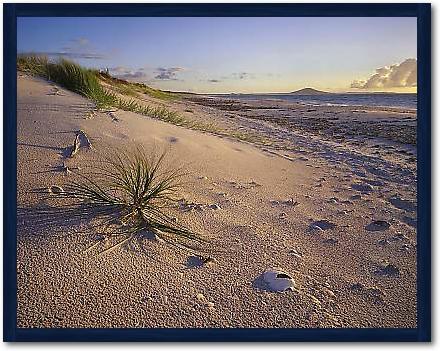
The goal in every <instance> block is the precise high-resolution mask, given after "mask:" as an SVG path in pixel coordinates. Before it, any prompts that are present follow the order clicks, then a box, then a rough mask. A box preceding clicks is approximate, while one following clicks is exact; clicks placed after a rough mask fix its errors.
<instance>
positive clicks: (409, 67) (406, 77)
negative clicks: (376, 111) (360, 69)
mask: <svg viewBox="0 0 440 351" xmlns="http://www.w3.org/2000/svg"><path fill="white" fill-rule="evenodd" d="M413 87H417V60H416V59H411V58H410V59H407V60H405V61H403V62H402V63H400V64H394V65H391V66H385V67H381V68H377V69H376V73H374V74H373V75H372V76H370V77H369V78H368V79H366V80H354V81H353V82H352V83H351V88H357V89H376V88H413Z"/></svg>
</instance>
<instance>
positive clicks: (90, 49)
mask: <svg viewBox="0 0 440 351" xmlns="http://www.w3.org/2000/svg"><path fill="white" fill-rule="evenodd" d="M416 28H417V23H416V18H397V17H394V18H310V17H309V18H301V17H294V18H269V17H267V18H189V17H175V18H164V17H162V18H160V17H156V18H149V17H145V18H132V17H130V18H127V17H126V18H123V17H120V18H66V17H63V18H19V19H18V23H17V35H18V43H17V45H18V52H19V53H23V52H26V53H27V52H35V53H45V54H49V55H52V56H53V57H56V56H59V55H63V56H66V57H70V58H71V59H73V60H74V61H77V62H79V63H81V64H83V65H85V66H88V67H94V68H106V67H108V68H109V69H110V71H111V73H112V74H114V75H117V76H120V77H122V78H126V79H129V80H135V81H142V82H145V83H147V84H149V85H152V86H154V87H158V88H162V89H170V90H181V91H194V92H282V91H292V90H296V89H300V88H303V87H306V86H307V87H314V88H317V89H323V90H329V91H345V90H354V89H356V90H382V91H383V90H390V91H394V90H396V91H400V90H402V91H409V90H412V91H413V90H414V89H416V87H415V84H416V83H414V79H413V78H414V76H415V75H416V71H415V72H414V70H416V68H415V67H416V65H415V63H414V62H415V60H414V59H416V55H417V31H416ZM408 59H412V60H410V61H407V60H408ZM402 63H404V64H402ZM392 65H394V66H392ZM390 66H391V67H390ZM382 68H383V69H382ZM377 69H378V70H377ZM376 70H377V71H376Z"/></svg>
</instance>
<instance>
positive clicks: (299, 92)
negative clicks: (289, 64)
mask: <svg viewBox="0 0 440 351" xmlns="http://www.w3.org/2000/svg"><path fill="white" fill-rule="evenodd" d="M288 94H289V95H322V94H330V93H328V92H326V91H320V90H316V89H313V88H304V89H300V90H297V91H292V92H291V93H288Z"/></svg>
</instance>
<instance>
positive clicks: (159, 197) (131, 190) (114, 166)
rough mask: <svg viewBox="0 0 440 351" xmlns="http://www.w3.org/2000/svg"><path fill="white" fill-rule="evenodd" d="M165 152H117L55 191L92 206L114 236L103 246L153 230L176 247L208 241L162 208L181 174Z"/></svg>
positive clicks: (173, 200)
mask: <svg viewBox="0 0 440 351" xmlns="http://www.w3.org/2000/svg"><path fill="white" fill-rule="evenodd" d="M164 161H165V153H162V154H161V155H160V156H155V155H154V154H153V155H150V154H147V153H146V152H145V151H144V150H143V149H141V148H140V147H137V148H136V149H135V150H134V151H133V150H131V151H130V152H115V153H114V154H112V155H111V156H110V157H108V158H106V159H105V161H104V162H103V166H102V167H99V168H94V171H93V172H90V173H89V174H88V175H78V176H80V177H81V178H80V179H81V180H80V181H71V182H70V183H68V184H67V185H66V186H65V187H64V191H63V192H62V193H61V194H59V196H61V197H64V198H67V199H70V200H73V201H75V202H76V203H77V204H78V205H79V206H81V207H80V208H81V209H82V210H83V211H84V212H88V211H90V210H93V211H94V214H95V217H96V219H100V224H99V226H100V227H101V228H105V230H104V233H103V234H104V235H107V236H109V237H117V238H118V240H117V242H116V243H115V244H113V245H112V246H110V247H109V248H107V249H106V250H105V251H104V252H107V251H109V250H113V249H115V248H116V247H119V246H121V245H123V244H128V243H129V242H130V241H133V240H136V239H142V238H144V237H147V236H148V234H153V235H155V236H156V237H157V238H159V239H162V240H163V241H165V242H166V243H168V244H171V245H172V246H175V247H178V248H186V249H193V250H194V248H195V246H194V245H197V244H202V243H206V242H207V241H206V240H205V239H204V238H202V237H201V236H200V235H198V234H195V233H193V232H192V231H191V230H189V229H187V228H186V227H184V226H183V225H180V224H178V223H177V222H175V221H173V219H172V218H171V217H170V216H169V215H167V214H166V213H165V209H166V208H168V207H170V206H173V204H175V203H176V201H177V199H176V192H177V191H178V189H179V188H180V186H181V182H180V180H181V178H182V176H183V175H184V174H185V172H184V171H183V169H182V168H175V167H173V168H167V167H166V165H165V162H164Z"/></svg>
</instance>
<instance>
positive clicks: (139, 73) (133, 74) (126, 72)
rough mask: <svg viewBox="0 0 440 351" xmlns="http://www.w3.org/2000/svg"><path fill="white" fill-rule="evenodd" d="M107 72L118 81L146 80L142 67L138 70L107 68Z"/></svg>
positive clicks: (120, 67)
mask: <svg viewBox="0 0 440 351" xmlns="http://www.w3.org/2000/svg"><path fill="white" fill-rule="evenodd" d="M109 71H110V73H111V74H112V75H113V76H115V77H116V78H120V79H126V80H135V81H145V80H147V79H148V74H147V73H146V72H145V69H144V68H142V67H141V68H139V69H131V68H128V67H125V66H117V67H112V68H109Z"/></svg>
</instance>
